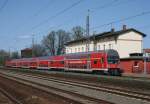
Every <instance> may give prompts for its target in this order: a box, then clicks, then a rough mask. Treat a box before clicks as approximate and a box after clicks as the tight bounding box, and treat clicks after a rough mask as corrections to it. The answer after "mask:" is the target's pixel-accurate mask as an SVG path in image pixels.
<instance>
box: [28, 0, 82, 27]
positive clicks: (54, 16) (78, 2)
mask: <svg viewBox="0 0 150 104" xmlns="http://www.w3.org/2000/svg"><path fill="white" fill-rule="evenodd" d="M82 1H83V0H79V1H77V2H75V3H73V4H71V5H70V6H68V7H67V8H65V9H63V10H61V11H60V12H58V13H56V14H55V15H53V16H50V17H48V18H47V19H45V20H44V21H42V22H40V23H39V24H37V25H36V26H34V27H32V28H31V29H32V30H34V29H36V28H38V27H40V26H42V25H43V24H45V23H47V22H48V21H50V20H52V19H54V18H56V17H57V16H59V15H61V14H63V13H65V12H66V11H68V10H70V9H71V8H73V7H75V6H76V5H78V4H80V3H81V2H82Z"/></svg>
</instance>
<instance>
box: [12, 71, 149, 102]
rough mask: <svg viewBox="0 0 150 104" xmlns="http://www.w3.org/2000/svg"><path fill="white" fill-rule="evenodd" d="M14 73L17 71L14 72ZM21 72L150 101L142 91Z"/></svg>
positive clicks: (147, 95) (30, 75)
mask: <svg viewBox="0 0 150 104" xmlns="http://www.w3.org/2000/svg"><path fill="white" fill-rule="evenodd" d="M13 73H16V72H13ZM20 74H21V75H22V76H28V77H34V78H40V79H43V80H48V81H53V82H58V83H65V84H69V85H74V86H80V87H86V88H89V89H94V90H100V91H104V92H108V93H114V94H118V95H123V96H127V97H133V98H136V99H141V100H147V101H150V94H144V93H140V92H135V91H129V90H123V89H117V88H111V87H106V86H97V85H93V84H89V83H86V82H77V81H72V80H67V79H60V78H56V77H45V76H44V75H34V76H33V74H30V73H28V74H24V73H20Z"/></svg>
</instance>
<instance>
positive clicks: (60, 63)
mask: <svg viewBox="0 0 150 104" xmlns="http://www.w3.org/2000/svg"><path fill="white" fill-rule="evenodd" d="M64 64H65V62H64V56H53V57H51V59H50V61H49V67H50V68H51V69H56V70H61V69H64Z"/></svg>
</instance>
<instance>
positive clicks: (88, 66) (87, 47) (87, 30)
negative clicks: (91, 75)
mask: <svg viewBox="0 0 150 104" xmlns="http://www.w3.org/2000/svg"><path fill="white" fill-rule="evenodd" d="M89 12H90V10H88V15H87V17H86V38H87V40H86V52H89V51H90V49H89V48H90V34H89V26H90V24H89ZM90 66H91V65H90V56H89V55H88V57H87V70H88V69H90Z"/></svg>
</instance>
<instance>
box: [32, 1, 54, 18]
mask: <svg viewBox="0 0 150 104" xmlns="http://www.w3.org/2000/svg"><path fill="white" fill-rule="evenodd" d="M53 2H54V0H50V1H49V2H48V3H47V4H46V5H44V6H43V7H41V8H40V9H39V10H38V11H37V12H36V13H35V14H34V15H33V16H38V15H39V14H40V13H41V12H43V11H44V10H45V9H46V8H48V7H49V6H50V5H51V4H53Z"/></svg>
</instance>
